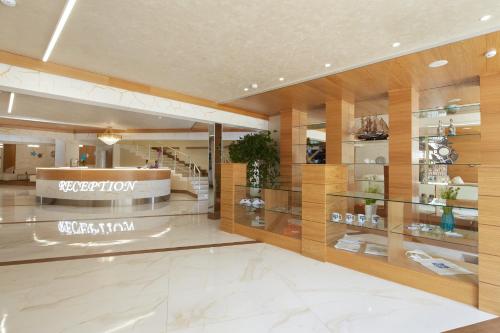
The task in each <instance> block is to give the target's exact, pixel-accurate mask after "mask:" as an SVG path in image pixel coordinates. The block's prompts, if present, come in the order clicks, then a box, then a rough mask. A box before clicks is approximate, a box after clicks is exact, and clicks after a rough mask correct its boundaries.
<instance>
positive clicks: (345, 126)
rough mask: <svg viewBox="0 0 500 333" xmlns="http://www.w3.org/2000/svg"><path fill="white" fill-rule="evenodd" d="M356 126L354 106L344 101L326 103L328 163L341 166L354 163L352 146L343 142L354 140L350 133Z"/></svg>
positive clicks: (336, 100) (335, 100) (339, 99)
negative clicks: (354, 125)
mask: <svg viewBox="0 0 500 333" xmlns="http://www.w3.org/2000/svg"><path fill="white" fill-rule="evenodd" d="M353 124H354V104H353V103H350V102H348V101H346V100H344V99H341V98H338V99H332V100H329V101H327V102H326V163H327V164H341V163H349V162H353V157H354V149H353V147H352V145H343V144H342V141H349V140H352V138H353V136H352V135H351V133H350V131H351V130H352V128H353Z"/></svg>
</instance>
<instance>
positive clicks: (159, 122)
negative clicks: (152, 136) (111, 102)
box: [0, 92, 195, 130]
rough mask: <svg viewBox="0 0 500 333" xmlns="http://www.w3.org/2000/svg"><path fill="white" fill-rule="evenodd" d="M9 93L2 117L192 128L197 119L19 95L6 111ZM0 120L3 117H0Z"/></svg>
mask: <svg viewBox="0 0 500 333" xmlns="http://www.w3.org/2000/svg"><path fill="white" fill-rule="evenodd" d="M8 99H9V93H6V92H3V93H0V118H14V119H25V120H33V121H44V122H50V123H62V124H69V125H78V126H90V127H99V128H106V127H109V126H111V127H112V128H113V129H124V130H125V129H166V128H168V129H175V128H191V127H192V126H193V125H194V124H195V122H192V121H187V120H180V119H172V118H166V117H161V118H159V117H158V116H154V115H149V114H144V113H136V112H131V111H123V110H116V109H110V108H104V107H98V106H93V105H86V104H80V103H74V102H67V101H61V100H55V99H48V98H42V97H36V96H29V95H22V94H16V95H15V99H14V105H13V109H12V113H11V114H8V113H7V105H8ZM0 121H1V119H0Z"/></svg>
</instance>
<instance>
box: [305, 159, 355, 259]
mask: <svg viewBox="0 0 500 333" xmlns="http://www.w3.org/2000/svg"><path fill="white" fill-rule="evenodd" d="M346 190H347V167H345V166H343V165H330V164H305V165H303V166H302V254H303V255H305V256H307V257H310V258H314V259H317V260H320V261H325V260H326V247H327V246H328V243H329V241H330V237H329V232H328V231H329V230H328V229H329V228H328V222H327V220H329V218H328V216H329V214H330V211H329V210H330V208H329V200H328V197H327V194H328V193H332V192H342V191H346Z"/></svg>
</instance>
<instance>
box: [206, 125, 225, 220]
mask: <svg viewBox="0 0 500 333" xmlns="http://www.w3.org/2000/svg"><path fill="white" fill-rule="evenodd" d="M208 134H209V140H208V147H209V148H208V149H209V157H208V161H209V166H208V168H209V171H208V172H209V174H210V176H211V184H212V191H211V193H210V194H209V198H210V200H209V205H210V206H212V208H209V212H208V218H209V219H219V218H220V209H221V206H220V193H221V163H222V152H223V151H224V148H223V146H222V124H210V125H209V130H208Z"/></svg>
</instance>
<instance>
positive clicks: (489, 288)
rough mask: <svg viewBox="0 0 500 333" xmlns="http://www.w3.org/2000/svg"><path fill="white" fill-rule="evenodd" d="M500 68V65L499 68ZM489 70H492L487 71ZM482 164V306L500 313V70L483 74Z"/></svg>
mask: <svg viewBox="0 0 500 333" xmlns="http://www.w3.org/2000/svg"><path fill="white" fill-rule="evenodd" d="M498 70H500V68H499V69H498ZM488 72H489V71H488ZM480 94H481V145H480V147H481V148H480V149H481V151H480V156H481V159H480V162H481V166H480V167H479V177H478V178H479V181H478V184H479V204H478V206H479V209H480V210H479V281H480V283H479V308H480V309H481V310H484V311H488V312H492V313H494V314H497V315H500V268H499V267H500V222H498V217H499V214H498V212H499V208H498V207H499V203H500V191H499V189H500V136H499V135H498V133H499V131H500V112H499V111H500V73H499V72H497V73H496V74H492V73H491V72H489V73H488V74H487V75H482V76H481V79H480Z"/></svg>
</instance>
